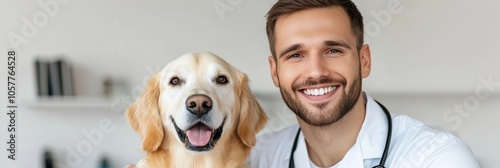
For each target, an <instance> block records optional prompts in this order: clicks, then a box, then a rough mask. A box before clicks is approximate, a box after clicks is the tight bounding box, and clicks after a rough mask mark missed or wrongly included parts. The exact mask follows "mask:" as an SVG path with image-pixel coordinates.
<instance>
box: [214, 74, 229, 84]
mask: <svg viewBox="0 0 500 168" xmlns="http://www.w3.org/2000/svg"><path fill="white" fill-rule="evenodd" d="M216 82H217V83H218V84H226V83H228V82H229V81H228V80H227V78H226V77H225V76H223V75H221V76H218V77H217V80H216Z"/></svg>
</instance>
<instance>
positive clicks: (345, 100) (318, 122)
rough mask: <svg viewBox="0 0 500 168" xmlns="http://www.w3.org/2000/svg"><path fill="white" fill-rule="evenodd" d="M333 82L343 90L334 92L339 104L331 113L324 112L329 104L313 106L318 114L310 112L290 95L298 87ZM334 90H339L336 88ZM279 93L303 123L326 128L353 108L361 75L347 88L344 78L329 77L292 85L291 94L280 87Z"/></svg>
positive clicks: (358, 91)
mask: <svg viewBox="0 0 500 168" xmlns="http://www.w3.org/2000/svg"><path fill="white" fill-rule="evenodd" d="M333 82H336V83H340V84H341V86H343V88H344V89H343V90H336V91H335V92H337V93H335V94H341V95H339V97H340V100H339V101H338V102H339V103H338V104H337V105H336V106H334V107H333V110H332V111H324V110H325V107H326V106H327V105H328V103H330V102H324V103H318V104H315V105H314V106H316V108H318V109H319V112H316V113H315V112H311V111H309V110H308V109H307V108H306V107H305V106H304V105H303V104H302V103H301V102H300V100H298V98H297V96H295V97H296V99H294V98H293V97H292V95H291V94H295V93H296V92H295V91H297V88H299V87H305V86H313V85H320V84H329V83H333ZM336 89H339V88H338V87H337V88H336ZM339 91H342V92H339ZM347 91H349V92H347ZM280 92H281V96H282V97H283V100H284V101H285V103H286V104H287V106H288V108H290V110H292V111H293V112H294V113H295V114H296V115H297V116H299V117H300V118H301V119H302V120H304V122H306V123H307V124H310V125H314V126H326V125H330V124H333V123H335V122H337V121H339V120H340V119H342V118H343V117H344V116H345V115H346V114H347V113H349V111H351V109H352V108H353V107H354V105H355V104H356V102H357V101H358V99H359V96H360V95H361V74H358V76H357V78H355V79H354V81H353V82H352V83H351V84H350V85H348V86H347V81H346V80H345V78H336V79H332V78H329V77H323V78H320V79H319V80H307V81H305V82H304V83H302V84H294V85H293V86H292V90H291V92H287V91H286V90H285V89H284V88H283V87H280Z"/></svg>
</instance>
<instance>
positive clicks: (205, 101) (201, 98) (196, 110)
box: [186, 94, 212, 115]
mask: <svg viewBox="0 0 500 168" xmlns="http://www.w3.org/2000/svg"><path fill="white" fill-rule="evenodd" d="M186 108H187V110H188V111H189V112H191V113H193V114H195V115H204V114H206V113H208V112H209V111H210V110H211V109H212V99H210V97H208V96H207V95H202V94H196V95H192V96H189V97H188V99H187V100H186Z"/></svg>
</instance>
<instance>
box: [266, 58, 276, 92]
mask: <svg viewBox="0 0 500 168" xmlns="http://www.w3.org/2000/svg"><path fill="white" fill-rule="evenodd" d="M267 59H268V60H269V68H270V70H271V77H272V78H273V83H274V86H276V87H279V80H278V72H276V70H277V67H276V66H277V65H276V60H275V59H274V57H273V56H272V55H271V56H269V57H268V58H267Z"/></svg>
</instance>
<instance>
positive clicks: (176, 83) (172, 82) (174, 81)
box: [170, 77, 181, 86]
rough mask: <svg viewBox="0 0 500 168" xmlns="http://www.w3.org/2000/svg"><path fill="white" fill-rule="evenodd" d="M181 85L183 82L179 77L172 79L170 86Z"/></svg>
mask: <svg viewBox="0 0 500 168" xmlns="http://www.w3.org/2000/svg"><path fill="white" fill-rule="evenodd" d="M179 83H181V80H180V79H179V78H178V77H173V78H172V79H170V85H172V86H175V85H178V84H179Z"/></svg>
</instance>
